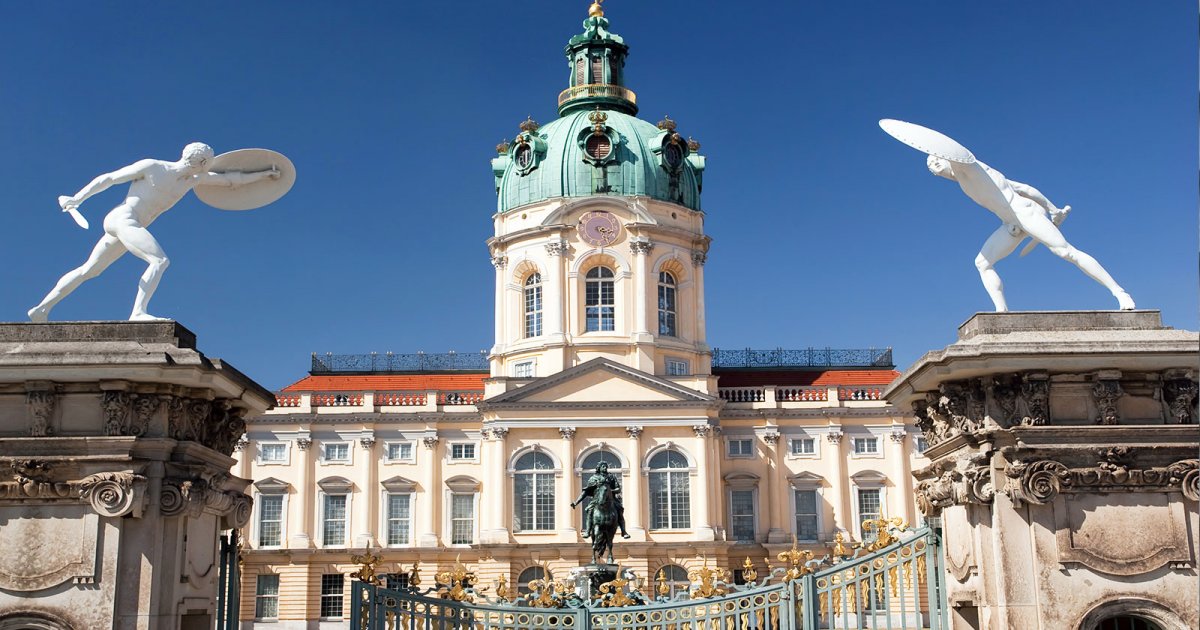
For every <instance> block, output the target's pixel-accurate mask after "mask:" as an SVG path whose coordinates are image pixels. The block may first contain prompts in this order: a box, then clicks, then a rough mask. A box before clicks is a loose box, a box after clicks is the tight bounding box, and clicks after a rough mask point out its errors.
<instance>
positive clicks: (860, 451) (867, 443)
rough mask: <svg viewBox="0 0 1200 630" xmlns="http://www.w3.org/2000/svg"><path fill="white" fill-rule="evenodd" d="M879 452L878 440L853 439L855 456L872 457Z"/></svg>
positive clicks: (870, 438) (871, 438)
mask: <svg viewBox="0 0 1200 630" xmlns="http://www.w3.org/2000/svg"><path fill="white" fill-rule="evenodd" d="M878 452H879V438H873V437H869V438H854V454H855V455H874V454H876V453H878Z"/></svg>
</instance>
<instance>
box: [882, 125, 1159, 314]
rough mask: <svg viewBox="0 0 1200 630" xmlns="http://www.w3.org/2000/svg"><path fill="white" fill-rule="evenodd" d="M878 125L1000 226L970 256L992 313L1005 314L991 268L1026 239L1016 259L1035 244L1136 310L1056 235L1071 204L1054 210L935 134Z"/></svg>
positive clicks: (1096, 265)
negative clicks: (923, 155)
mask: <svg viewBox="0 0 1200 630" xmlns="http://www.w3.org/2000/svg"><path fill="white" fill-rule="evenodd" d="M879 126H880V127H882V128H883V130H884V131H886V132H887V133H888V134H889V135H891V136H892V137H893V138H895V139H897V140H899V141H901V142H903V143H905V144H907V145H909V146H911V147H913V148H914V149H917V150H919V151H923V152H925V153H927V154H929V157H928V160H927V165H928V167H929V172H931V173H933V174H934V175H937V176H938V177H945V178H946V179H950V180H954V181H956V182H958V185H959V186H960V187H962V190H963V192H965V193H966V194H967V196H968V197H970V198H971V200H973V201H974V202H975V203H978V204H979V205H981V206H983V207H984V208H987V209H988V210H990V211H992V213H993V214H995V215H996V216H997V217H999V218H1000V221H1002V222H1003V223H1004V225H1002V226H1000V228H999V229H998V230H996V231H995V232H993V233H992V235H991V236H989V237H988V239H987V241H985V242H984V244H983V248H982V249H980V251H979V255H978V256H976V257H975V267H976V268H977V269H978V270H979V277H980V278H981V279H982V280H983V287H984V288H985V289H987V292H988V295H989V296H991V298H992V303H993V304H995V306H996V311H998V312H1005V311H1007V310H1008V303H1007V302H1006V301H1005V299H1004V283H1003V282H1001V281H1000V276H999V274H997V273H996V269H995V265H996V263H997V262H999V261H1000V260H1001V259H1003V258H1004V257H1006V256H1008V255H1009V254H1011V253H1013V251H1014V250H1015V249H1016V248H1017V246H1018V245H1020V244H1021V241H1023V240H1025V238H1026V237H1029V238H1030V239H1032V242H1031V243H1030V244H1029V245H1028V246H1026V248H1025V250H1024V251H1022V252H1021V255H1022V256H1024V255H1025V254H1028V253H1029V252H1030V251H1032V250H1033V248H1034V247H1036V246H1037V245H1038V244H1039V243H1040V244H1042V245H1045V246H1046V248H1047V249H1049V250H1050V251H1051V252H1053V253H1054V255H1056V256H1058V257H1059V258H1062V259H1063V260H1066V261H1067V262H1070V263H1072V264H1073V265H1075V266H1076V267H1079V269H1080V271H1082V272H1083V273H1085V274H1087V275H1088V277H1090V278H1091V279H1093V280H1095V281H1096V282H1099V283H1100V284H1102V285H1104V288H1106V289H1108V290H1109V291H1110V292H1111V293H1112V294H1113V297H1115V298H1117V304H1118V305H1119V307H1120V308H1121V309H1122V310H1133V309H1134V308H1136V307H1135V306H1134V303H1133V298H1132V297H1130V296H1129V293H1128V292H1126V291H1125V289H1122V288H1121V286H1120V285H1119V284H1117V282H1116V280H1113V278H1112V276H1110V275H1109V274H1108V272H1107V271H1105V270H1104V267H1102V266H1100V263H1099V262H1097V261H1096V259H1095V258H1092V257H1091V256H1089V255H1088V254H1086V253H1084V252H1082V251H1080V250H1078V249H1076V248H1075V247H1073V246H1072V245H1071V244H1070V243H1068V242H1067V239H1066V238H1065V237H1064V236H1063V234H1062V232H1061V231H1059V229H1058V226H1059V225H1061V224H1062V222H1063V221H1064V220H1065V219H1066V217H1067V214H1068V213H1070V211H1071V206H1064V207H1062V208H1058V207H1055V205H1054V204H1052V203H1050V200H1049V199H1047V198H1046V196H1045V195H1043V194H1042V193H1041V192H1040V191H1039V190H1038V189H1036V188H1034V187H1033V186H1030V185H1028V184H1022V183H1021V182H1016V181H1013V180H1010V179H1008V178H1006V177H1005V176H1004V174H1003V173H1001V172H1000V171H997V170H996V169H994V168H992V167H990V166H988V165H986V164H984V163H983V162H980V161H978V160H976V159H975V156H974V155H972V154H971V152H970V151H968V150H967V149H966V148H965V147H963V146H962V145H961V144H959V143H957V142H955V141H954V140H952V139H951V138H949V137H947V136H945V135H943V134H941V133H939V132H937V131H934V130H932V129H928V128H926V127H922V126H920V125H914V124H912V123H907V122H903V121H900V120H890V119H884V120H881V121H879ZM1047 215H1049V216H1047Z"/></svg>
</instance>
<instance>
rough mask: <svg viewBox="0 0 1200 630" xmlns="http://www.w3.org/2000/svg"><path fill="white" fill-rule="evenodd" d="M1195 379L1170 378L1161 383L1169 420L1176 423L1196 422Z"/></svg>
mask: <svg viewBox="0 0 1200 630" xmlns="http://www.w3.org/2000/svg"><path fill="white" fill-rule="evenodd" d="M1196 390H1197V387H1196V381H1193V380H1191V379H1189V378H1172V379H1169V380H1167V381H1165V382H1164V383H1163V397H1164V399H1165V402H1166V404H1167V409H1168V413H1169V414H1170V420H1171V421H1172V422H1174V423H1176V424H1196Z"/></svg>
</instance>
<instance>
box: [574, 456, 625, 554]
mask: <svg viewBox="0 0 1200 630" xmlns="http://www.w3.org/2000/svg"><path fill="white" fill-rule="evenodd" d="M600 486H608V488H609V490H610V491H611V492H612V494H613V498H614V499H615V507H616V512H617V525H619V526H620V528H621V537H622V538H629V533H628V532H626V531H625V504H624V503H623V501H622V497H621V480H620V479H617V476H616V475H614V474H612V473H610V472H608V463H607V462H600V464H599V465H597V466H596V472H594V473H592V476H590V477H588V480H587V483H585V484H584V485H583V491H582V492H580V493H579V498H577V499H575V500H574V501H572V502H571V507H572V508H574V507H575V506H577V505H579V504H580V503H581V502H583V500H584V499H585V498H591V497H592V496H593V495H594V494H595V492H596V488H598V487H600ZM599 507H600V506H598V505H595V503H594V502H593V503H589V504H588V505H585V506H584V508H583V537H584V538H587V537H588V536H589V534H590V532H591V531H592V518H593V516H594V511H595V510H596V509H597V508H599ZM610 522H611V521H610Z"/></svg>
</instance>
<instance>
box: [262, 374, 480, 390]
mask: <svg viewBox="0 0 1200 630" xmlns="http://www.w3.org/2000/svg"><path fill="white" fill-rule="evenodd" d="M487 377H488V375H487V374H485V373H482V372H478V373H468V374H347V375H330V376H306V377H304V378H302V379H300V380H299V381H296V382H295V383H292V384H291V385H288V386H287V387H285V388H283V391H285V392H421V391H429V390H438V391H451V390H481V389H483V379H485V378H487Z"/></svg>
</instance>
